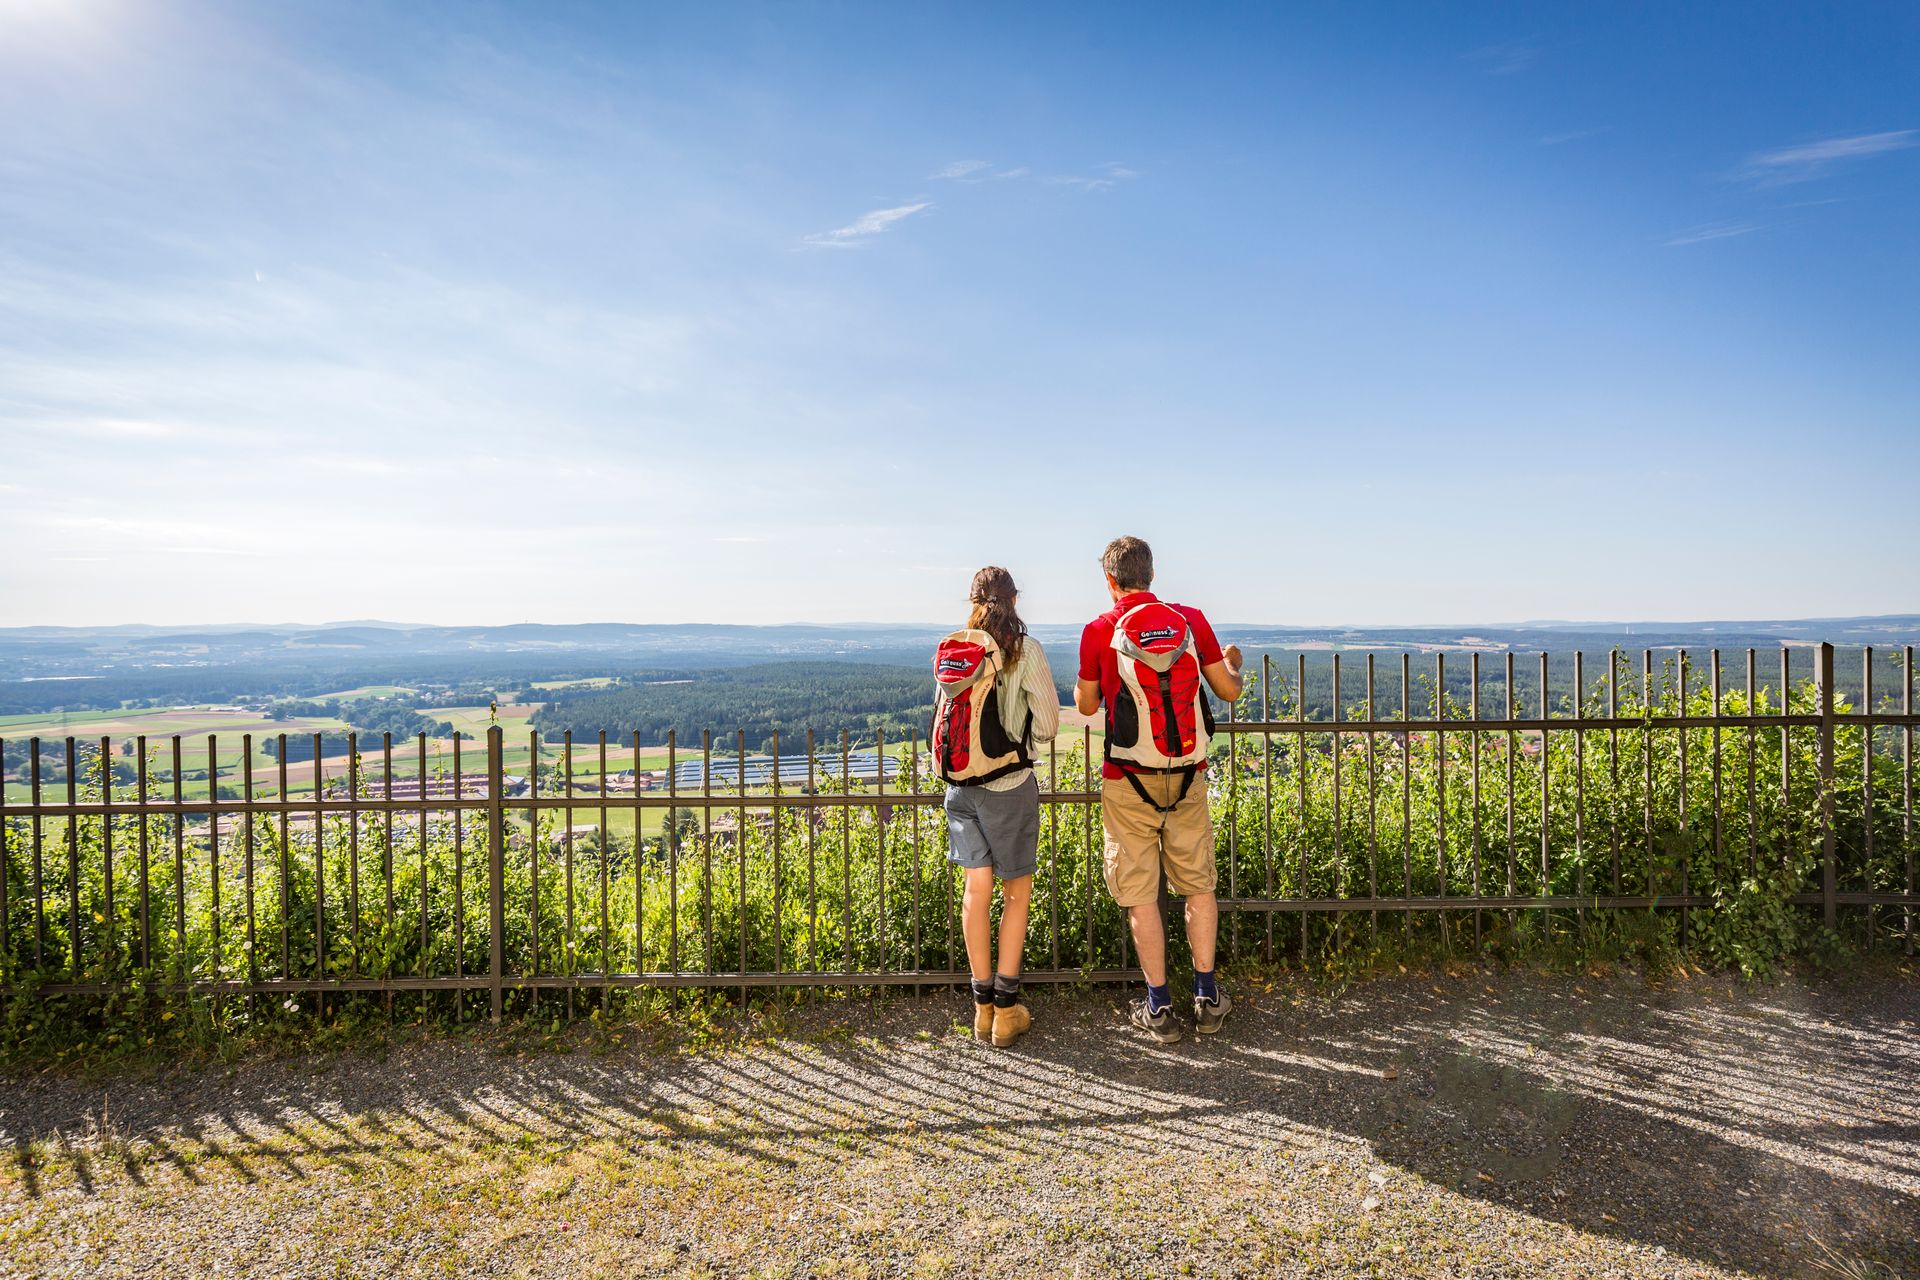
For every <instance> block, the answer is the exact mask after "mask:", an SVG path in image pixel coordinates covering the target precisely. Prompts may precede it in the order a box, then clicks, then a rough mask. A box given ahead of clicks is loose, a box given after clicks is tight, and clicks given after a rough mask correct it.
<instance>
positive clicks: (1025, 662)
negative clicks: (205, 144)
mask: <svg viewBox="0 0 1920 1280" xmlns="http://www.w3.org/2000/svg"><path fill="white" fill-rule="evenodd" d="M1020 683H1021V685H1022V686H1023V687H1024V688H1025V689H1026V692H1027V707H1028V709H1029V710H1031V711H1032V712H1033V740H1034V741H1035V742H1052V741H1053V739H1054V736H1055V735H1056V734H1058V733H1059V732H1060V691H1059V690H1058V689H1056V688H1054V687H1053V667H1052V666H1051V665H1050V664H1049V663H1048V662H1047V651H1046V650H1045V649H1042V648H1041V647H1040V642H1039V641H1038V640H1035V639H1034V638H1033V637H1032V636H1028V637H1027V638H1026V639H1025V640H1022V641H1021V642H1020Z"/></svg>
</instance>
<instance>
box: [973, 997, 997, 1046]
mask: <svg viewBox="0 0 1920 1280" xmlns="http://www.w3.org/2000/svg"><path fill="white" fill-rule="evenodd" d="M973 1038H974V1039H975V1040H978V1041H979V1042H980V1043H981V1044H991V1043H993V1006H992V1005H991V1004H976V1005H974V1006H973Z"/></svg>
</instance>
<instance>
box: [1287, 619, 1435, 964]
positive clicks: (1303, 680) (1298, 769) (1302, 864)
mask: <svg viewBox="0 0 1920 1280" xmlns="http://www.w3.org/2000/svg"><path fill="white" fill-rule="evenodd" d="M1294 659H1295V681H1296V687H1297V688H1298V689H1299V696H1298V699H1297V705H1296V706H1295V707H1294V710H1295V711H1296V712H1298V713H1299V717H1300V734H1299V738H1298V741H1297V743H1296V750H1295V752H1294V770H1293V772H1294V775H1295V777H1294V781H1295V783H1296V784H1297V787H1298V790H1299V792H1300V848H1299V856H1298V857H1297V858H1296V859H1295V862H1296V863H1297V868H1296V870H1295V872H1294V892H1295V893H1296V894H1297V895H1298V896H1300V897H1302V898H1308V897H1312V896H1313V891H1312V889H1310V888H1309V887H1308V882H1307V829H1308V822H1307V770H1308V768H1309V765H1308V763H1307V762H1308V760H1310V759H1311V758H1312V757H1311V755H1310V754H1309V752H1308V750H1307V655H1306V654H1304V653H1298V654H1295V655H1294ZM1401 675H1402V677H1403V679H1402V684H1403V685H1404V683H1405V681H1404V677H1405V675H1406V673H1405V672H1404V671H1402V672H1401ZM1401 693H1402V694H1403V695H1404V694H1405V693H1406V690H1405V688H1404V687H1403V688H1402V689H1401ZM1402 701H1405V699H1404V697H1403V698H1402ZM1408 856H1409V858H1411V856H1412V855H1411V853H1409V855H1408ZM1409 865H1411V863H1409ZM1310 914H1311V913H1310V912H1306V911H1302V912H1301V913H1300V962H1301V963H1302V964H1305V963H1306V961H1307V917H1308V915H1310Z"/></svg>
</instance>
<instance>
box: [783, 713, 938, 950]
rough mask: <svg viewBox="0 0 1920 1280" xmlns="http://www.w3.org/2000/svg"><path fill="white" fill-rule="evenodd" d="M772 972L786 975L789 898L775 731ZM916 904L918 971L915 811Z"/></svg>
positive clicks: (916, 932)
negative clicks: (783, 872) (783, 862)
mask: <svg viewBox="0 0 1920 1280" xmlns="http://www.w3.org/2000/svg"><path fill="white" fill-rule="evenodd" d="M769 812H770V813H772V815H773V833H772V834H773V849H772V855H773V971H774V972H775V973H785V972H786V967H787V965H786V933H787V929H786V918H787V917H786V914H785V906H786V897H785V894H784V892H783V886H782V884H781V870H780V837H781V830H780V829H781V828H782V827H783V826H785V825H786V823H785V821H784V818H785V814H783V813H782V812H781V809H780V731H779V730H778V729H775V730H774V731H773V808H772V809H771V810H769ZM913 842H914V882H913V883H914V901H913V947H914V965H915V967H916V968H917V967H919V963H920V961H919V955H920V896H919V895H920V879H919V866H920V858H919V855H920V823H919V811H918V810H915V818H914V827H913Z"/></svg>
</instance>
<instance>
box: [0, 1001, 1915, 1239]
mask: <svg viewBox="0 0 1920 1280" xmlns="http://www.w3.org/2000/svg"><path fill="white" fill-rule="evenodd" d="M1439 981H1441V982H1442V983H1444V985H1443V986H1437V987H1436V986H1433V985H1432V983H1431V982H1430V981H1427V980H1414V979H1406V980H1400V981H1392V982H1380V983H1376V984H1373V985H1372V986H1369V987H1365V988H1362V989H1361V990H1360V991H1359V992H1358V993H1357V994H1354V995H1351V996H1349V997H1347V998H1345V999H1343V1000H1341V1001H1339V1002H1335V1003H1333V1004H1330V1005H1329V1004H1324V1003H1319V1002H1313V1003H1308V1004H1305V1005H1295V1004H1289V1003H1287V1002H1286V1000H1285V999H1284V996H1282V995H1276V996H1265V995H1261V994H1259V993H1255V994H1254V995H1253V996H1252V997H1251V998H1249V999H1248V1000H1247V1001H1246V1002H1245V1004H1244V1007H1243V1008H1242V1010H1241V1012H1240V1013H1239V1014H1238V1015H1237V1017H1236V1019H1235V1021H1234V1023H1233V1024H1232V1026H1231V1027H1230V1030H1229V1032H1228V1034H1226V1035H1223V1036H1220V1037H1218V1038H1211V1039H1208V1040H1206V1041H1203V1042H1191V1041H1190V1042H1187V1043H1182V1044H1179V1045H1174V1046H1168V1047H1158V1046H1152V1045H1149V1044H1145V1043H1142V1042H1138V1041H1135V1040H1133V1039H1130V1038H1126V1037H1125V1036H1123V1034H1122V1033H1121V1032H1120V1030H1119V1029H1118V1027H1117V1021H1118V1020H1117V1019H1116V1018H1115V1017H1114V1014H1113V1012H1112V1007H1111V1003H1110V1001H1109V1000H1108V999H1107V998H1106V997H1103V996H1100V995H1097V994H1096V995H1070V996H1062V997H1058V998H1050V999H1043V1000H1042V1001H1041V1002H1040V1003H1039V1005H1038V1009H1039V1013H1040V1022H1039V1024H1038V1025H1039V1030H1038V1031H1037V1032H1036V1033H1035V1034H1034V1035H1032V1036H1030V1037H1029V1038H1028V1039H1027V1040H1026V1041H1024V1042H1023V1044H1022V1046H1021V1048H1020V1049H1019V1050H1016V1051H1013V1052H996V1051H993V1050H990V1049H987V1048H985V1047H984V1046H979V1045H976V1044H974V1043H972V1042H971V1041H970V1040H966V1039H963V1038H961V1036H960V1035H959V1034H957V1033H956V1032H955V1030H954V1028H953V1025H952V1017H953V1015H954V1014H956V1013H958V1012H960V1011H961V1006H959V1005H958V1004H957V1003H955V1002H954V1001H953V1000H951V999H947V998H935V999H932V1000H888V1001H882V1002H879V1003H878V1005H877V1007H875V1006H862V1011H863V1014H864V1013H866V1012H871V1014H872V1016H871V1018H870V1019H868V1020H867V1021H869V1022H870V1024H871V1028H872V1029H873V1031H874V1032H875V1034H874V1035H872V1036H870V1037H865V1036H863V1037H850V1036H848V1035H847V1034H846V1030H845V1027H846V1024H845V1023H844V1022H843V1023H838V1024H833V1019H834V1018H835V1017H836V1016H838V1014H837V1011H836V1010H834V1009H833V1008H832V1007H831V1006H822V1007H821V1008H819V1009H817V1010H815V1011H814V1013H813V1014H812V1015H808V1017H810V1018H812V1019H813V1020H814V1022H815V1024H816V1025H815V1026H814V1027H813V1030H815V1031H819V1030H821V1029H822V1028H826V1030H827V1032H828V1034H825V1035H820V1036H816V1038H814V1039H811V1040H809V1039H806V1038H803V1037H802V1038H792V1039H785V1040H778V1041H775V1042H773V1043H772V1044H769V1045H766V1046H763V1047H758V1048H754V1049H751V1050H746V1051H742V1052H737V1053H727V1054H719V1055H712V1056H689V1055H662V1054H656V1053H652V1052H649V1051H644V1050H632V1049H621V1050H615V1051H613V1052H609V1053H605V1054H573V1055H536V1056H533V1057H530V1058H529V1057H510V1056H505V1055H502V1054H500V1053H498V1052H496V1051H492V1050H490V1049H488V1048H487V1047H483V1046H481V1045H478V1044H475V1043H471V1042H468V1043H463V1042H461V1041H458V1040H455V1041H451V1042H449V1041H436V1042H430V1043H426V1044H422V1045H416V1046H410V1047H407V1048H403V1049H401V1050H399V1051H397V1052H395V1053H394V1054H392V1055H390V1056H389V1057H388V1058H387V1059H386V1060H384V1061H382V1062H377V1063H375V1062H366V1061H359V1060H356V1059H353V1058H339V1059H333V1060H330V1061H328V1060H317V1059H316V1060H299V1061H295V1062H291V1063H284V1064H272V1063H268V1064H260V1065H255V1066H251V1067H248V1068H245V1069H244V1070H243V1071H242V1072H241V1073H240V1074H239V1076H238V1077H237V1078H235V1079H231V1080H226V1079H220V1078H218V1077H216V1076H214V1075H213V1074H212V1073H205V1075H203V1076H195V1077H190V1078H184V1079H179V1080H172V1081H158V1082H146V1083H138V1082H132V1083H119V1084H115V1085H113V1086H110V1087H109V1088H108V1089H107V1090H106V1091H105V1095H104V1097H103V1094H102V1091H101V1090H100V1089H99V1088H93V1089H86V1088H83V1087H81V1086H78V1085H66V1084H43V1083H36V1084H32V1085H31V1086H30V1087H27V1088H24V1089H19V1090H10V1091H9V1097H8V1099H7V1100H6V1101H0V1136H3V1137H4V1140H5V1141H6V1142H7V1143H8V1144H9V1145H10V1146H11V1149H12V1152H13V1159H12V1161H11V1164H12V1168H11V1170H10V1171H9V1172H10V1174H11V1180H12V1181H14V1183H15V1185H16V1186H17V1188H18V1189H19V1192H20V1193H21V1194H24V1195H25V1196H27V1197H39V1196H42V1195H43V1194H44V1187H43V1183H44V1182H45V1180H46V1178H45V1175H47V1174H49V1173H51V1172H53V1171H54V1169H55V1168H56V1167H58V1168H59V1169H61V1170H63V1171H64V1172H66V1173H70V1175H71V1177H72V1179H73V1182H74V1184H75V1186H76V1187H77V1188H78V1189H79V1191H80V1192H81V1194H82V1195H83V1196H97V1195H103V1194H108V1193H109V1188H108V1186H107V1184H109V1183H113V1182H118V1181H122V1180H124V1181H126V1182H129V1183H133V1184H137V1185H140V1186H143V1187H147V1188H149V1189H150V1190H151V1189H152V1188H156V1187H158V1188H164V1184H166V1183H167V1182H169V1181H173V1180H177V1182H178V1183H185V1184H201V1183H204V1182H206V1181H208V1180H210V1179H218V1178H222V1177H224V1178H231V1179H235V1180H238V1181H241V1182H254V1181H257V1180H260V1179H262V1178H263V1177H268V1176H271V1177H273V1178H293V1179H305V1178H309V1177H314V1176H317V1175H322V1174H326V1173H328V1172H329V1171H330V1170H338V1171H341V1172H345V1173H347V1174H349V1175H353V1176H356V1177H357V1176H362V1175H364V1174H365V1173H367V1172H368V1171H369V1170H371V1169H373V1168H374V1167H376V1166H380V1165H388V1166H392V1167H394V1168H402V1167H408V1166H414V1165H417V1164H418V1162H420V1161H422V1160H437V1161H441V1162H443V1163H445V1164H448V1165H452V1164H454V1163H457V1160H455V1159H454V1157H464V1156H465V1155H471V1154H475V1153H493V1154H499V1153H501V1152H509V1153H511V1152H513V1151H525V1152H528V1153H529V1154H534V1155H537V1154H539V1153H542V1152H551V1151H552V1150H553V1149H554V1148H555V1147H575V1148H582V1147H591V1148H593V1149H594V1150H595V1151H598V1152H601V1153H602V1155H603V1156H604V1158H606V1159H608V1160H612V1161H615V1162H619V1163H620V1164H621V1167H622V1168H625V1169H628V1170H631V1169H634V1168H638V1167H640V1166H642V1165H644V1164H646V1163H647V1162H650V1161H663V1160H664V1161H680V1162H683V1163H688V1164H689V1165H691V1166H700V1165H708V1164H713V1163H716V1162H725V1163H727V1164H728V1165H729V1166H730V1167H733V1168H735V1169H737V1170H739V1171H741V1172H743V1173H745V1174H748V1175H766V1174H771V1173H776V1172H779V1171H783V1170H784V1171H792V1170H794V1169H796V1168H799V1167H802V1166H815V1165H817V1166H819V1167H820V1168H822V1169H825V1170H831V1169H833V1168H834V1167H835V1166H838V1165H844V1164H847V1163H849V1162H858V1161H862V1160H867V1159H871V1158H874V1157H885V1158H888V1159H898V1160H904V1161H906V1162H907V1166H906V1167H917V1168H922V1169H928V1168H933V1167H934V1166H936V1165H940V1164H941V1162H944V1167H945V1168H947V1169H950V1170H951V1176H952V1177H954V1178H959V1179H967V1178H976V1177H977V1178H983V1179H984V1178H991V1177H993V1176H994V1171H995V1170H998V1169H1003V1168H1005V1167H1008V1166H1010V1165H1015V1164H1017V1165H1019V1166H1020V1167H1022V1168H1025V1169H1028V1170H1034V1171H1039V1172H1041V1173H1044V1172H1045V1171H1046V1170H1047V1169H1048V1168H1049V1167H1050V1166H1051V1167H1053V1168H1056V1169H1058V1168H1065V1167H1066V1166H1068V1165H1070V1164H1073V1165H1075V1167H1078V1165H1077V1163H1076V1162H1078V1161H1082V1160H1084V1161H1086V1162H1090V1167H1093V1168H1096V1169H1105V1170H1106V1171H1107V1172H1108V1174H1109V1176H1111V1177H1113V1178H1124V1179H1130V1180H1132V1181H1133V1182H1134V1185H1133V1186H1132V1188H1131V1190H1132V1192H1134V1193H1137V1194H1139V1195H1143V1196H1146V1197H1147V1198H1148V1199H1149V1200H1151V1199H1152V1197H1153V1195H1154V1194H1155V1192H1156V1191H1157V1190H1162V1189H1164V1190H1166V1191H1167V1193H1168V1194H1177V1193H1178V1188H1179V1186H1180V1183H1181V1179H1182V1178H1183V1177H1185V1176H1187V1175H1188V1174H1189V1173H1190V1172H1191V1170H1192V1169H1194V1168H1196V1167H1200V1166H1207V1167H1216V1166H1217V1167H1221V1168H1223V1169H1226V1170H1229V1171H1230V1172H1231V1175H1232V1176H1230V1177H1224V1178H1222V1179H1221V1180H1220V1181H1219V1182H1218V1183H1217V1184H1216V1187H1215V1190H1214V1192H1213V1194H1215V1195H1217V1196H1220V1197H1226V1198H1235V1197H1238V1198H1240V1199H1242V1200H1244V1201H1245V1202H1246V1203H1247V1204H1248V1205H1249V1206H1250V1207H1249V1210H1248V1212H1249V1213H1250V1214H1252V1213H1257V1212H1269V1211H1271V1210H1272V1206H1271V1205H1267V1206H1266V1207H1265V1208H1262V1207H1261V1206H1262V1203H1263V1201H1262V1197H1263V1196H1264V1195H1265V1194H1266V1189H1269V1188H1273V1187H1276V1186H1281V1185H1285V1184H1286V1183H1287V1182H1288V1181H1289V1180H1294V1179H1325V1180H1328V1185H1329V1187H1330V1188H1332V1190H1333V1194H1334V1200H1335V1202H1336V1203H1344V1200H1343V1199H1342V1197H1345V1198H1350V1199H1351V1201H1352V1212H1353V1213H1354V1214H1356V1215H1358V1214H1362V1213H1364V1212H1366V1210H1365V1209H1363V1198H1364V1197H1366V1196H1367V1195H1369V1194H1371V1195H1374V1196H1376V1197H1377V1198H1378V1200H1379V1201H1381V1202H1383V1204H1384V1205H1385V1207H1387V1208H1388V1209H1391V1208H1392V1207H1393V1202H1394V1201H1395V1200H1396V1199H1398V1200H1402V1201H1405V1200H1407V1199H1408V1198H1414V1199H1418V1198H1420V1197H1434V1196H1444V1195H1448V1194H1459V1195H1463V1196H1466V1197H1470V1198H1472V1199H1474V1200H1476V1201H1480V1202H1484V1203H1486V1204H1488V1205H1490V1206H1497V1207H1498V1208H1500V1209H1503V1210H1509V1211H1513V1212H1517V1213H1520V1214H1524V1215H1530V1216H1532V1217H1535V1218H1539V1219H1543V1220H1546V1221H1549V1222H1557V1223H1561V1224H1564V1225H1566V1226H1569V1227H1572V1228H1576V1229H1578V1230H1579V1231H1582V1232H1587V1233H1592V1234H1594V1235H1597V1236H1603V1237H1612V1238H1615V1239H1618V1240H1624V1241H1631V1242H1635V1243H1638V1244H1641V1245H1645V1246H1649V1247H1654V1246H1658V1247H1662V1248H1664V1249H1665V1250H1666V1251H1667V1253H1668V1254H1669V1255H1674V1256H1677V1257H1684V1258H1692V1259H1696V1260H1698V1261H1700V1262H1703V1263H1712V1264H1716V1265H1720V1266H1728V1267H1737V1268H1741V1269H1744V1270H1746V1271H1750V1272H1753V1273H1755V1274H1759V1275H1766V1276H1779V1277H1788V1276H1798V1275H1804V1274H1806V1273H1807V1270H1808V1267H1809V1259H1810V1256H1811V1255H1810V1253H1809V1249H1810V1247H1811V1246H1810V1241H1811V1240H1813V1239H1816V1238H1817V1239H1819V1240H1822V1241H1825V1242H1827V1243H1828V1244H1830V1245H1833V1246H1835V1247H1836V1248H1838V1249H1840V1251H1841V1252H1843V1253H1845V1254H1847V1255H1848V1256H1855V1257H1871V1258H1877V1259H1881V1260H1884V1261H1886V1262H1888V1263H1890V1264H1892V1265H1894V1266H1896V1267H1899V1268H1902V1269H1903V1270H1905V1271H1908V1272H1912V1271H1916V1270H1920V1244H1916V1241H1915V1233H1914V1224H1915V1223H1920V1090H1915V1089H1914V1088H1913V1087H1912V1082H1913V1081H1914V1080H1915V1079H1920V1038H1917V1037H1916V1035H1915V1028H1916V1025H1920V991H1916V990H1915V989H1914V988H1913V987H1911V986H1906V985H1898V984H1880V985H1877V986H1875V987H1874V988H1873V990H1872V991H1871V992H1861V993H1852V994H1850V993H1848V992H1844V991H1842V992H1834V991H1823V992H1822V993H1821V994H1820V996H1819V998H1818V1001H1817V1002H1816V1000H1815V999H1814V998H1813V997H1812V996H1811V995H1808V994H1807V993H1805V992H1803V991H1801V990H1799V989H1798V988H1794V987H1791V986H1788V987H1782V988H1780V989H1777V990H1775V991H1771V992H1763V993H1760V994H1758V995H1745V996H1741V995H1735V994H1733V993H1731V992H1726V991H1724V990H1723V991H1722V993H1721V994H1719V995H1714V994H1710V993H1708V992H1707V991H1706V990H1704V989H1695V990H1691V991H1688V992H1686V993H1684V994H1680V993H1671V992H1658V991H1648V990H1645V989H1641V988H1638V987H1628V986H1626V985H1625V984H1623V983H1621V982H1600V983H1583V984H1569V982H1568V981H1566V980H1564V979H1557V980H1552V981H1548V980H1535V979H1515V978H1493V979H1483V978H1481V977H1478V976H1475V977H1471V978H1467V979H1464V980H1462V979H1441V980H1439ZM806 1020H807V1019H806V1018H803V1019H802V1021H803V1022H805V1021H806ZM830 1024H832V1025H830ZM855 1025H856V1026H857V1025H859V1022H858V1021H856V1022H855ZM103 1111H104V1114H103ZM1369 1174H1373V1175H1375V1177H1373V1178H1370V1177H1369ZM1094 1225H1095V1227H1096V1228H1102V1227H1104V1229H1110V1230H1112V1231H1115V1232H1119V1231H1123V1230H1125V1229H1126V1224H1125V1223H1122V1222H1110V1223H1105V1224H1102V1223H1100V1222H1098V1221H1097V1220H1096V1222H1095V1223H1094Z"/></svg>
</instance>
